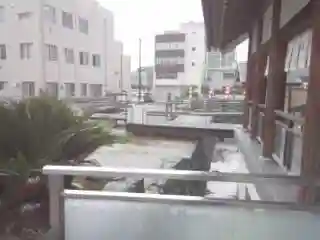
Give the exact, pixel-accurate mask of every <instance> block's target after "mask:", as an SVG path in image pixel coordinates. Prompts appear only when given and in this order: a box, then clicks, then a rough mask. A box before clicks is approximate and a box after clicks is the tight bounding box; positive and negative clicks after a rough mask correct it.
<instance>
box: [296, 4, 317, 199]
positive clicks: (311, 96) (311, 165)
mask: <svg viewBox="0 0 320 240" xmlns="http://www.w3.org/2000/svg"><path fill="white" fill-rule="evenodd" d="M310 4H312V16H311V18H312V31H313V33H312V51H311V61H310V78H309V85H308V97H307V104H306V111H305V124H304V133H303V152H302V171H301V173H302V175H303V176H308V177H319V176H320V126H319V123H320V1H318V0H312V1H311V3H310ZM318 192H319V191H318ZM300 197H301V196H300ZM302 200H304V201H305V202H309V203H310V202H314V201H316V200H317V201H319V200H320V199H319V196H318V199H317V196H316V191H312V188H306V189H304V191H303V192H302Z"/></svg>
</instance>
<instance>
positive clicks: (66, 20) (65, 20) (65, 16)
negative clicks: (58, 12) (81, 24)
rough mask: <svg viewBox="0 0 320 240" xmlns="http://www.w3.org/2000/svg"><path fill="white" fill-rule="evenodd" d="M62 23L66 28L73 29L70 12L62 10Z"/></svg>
mask: <svg viewBox="0 0 320 240" xmlns="http://www.w3.org/2000/svg"><path fill="white" fill-rule="evenodd" d="M62 25H63V26H64V27H66V28H70V29H73V16H72V13H68V12H62Z"/></svg>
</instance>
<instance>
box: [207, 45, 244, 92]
mask: <svg viewBox="0 0 320 240" xmlns="http://www.w3.org/2000/svg"><path fill="white" fill-rule="evenodd" d="M238 70H239V69H238V64H237V61H236V52H235V51H234V50H233V51H230V52H226V53H221V52H220V51H218V50H212V51H210V52H207V54H206V67H205V74H204V86H206V87H209V88H210V89H211V90H221V89H222V88H223V87H226V86H233V85H234V84H235V83H236V81H237V78H238V77H239V75H238Z"/></svg>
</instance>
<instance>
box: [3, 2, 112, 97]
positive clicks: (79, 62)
mask: <svg viewBox="0 0 320 240" xmlns="http://www.w3.org/2000/svg"><path fill="white" fill-rule="evenodd" d="M113 21H114V20H113V14H112V13H111V12H110V11H108V10H107V9H105V8H103V7H101V6H100V5H99V4H98V3H97V2H96V1H95V0H1V1H0V82H1V83H0V89H2V88H5V86H6V85H8V84H9V85H10V86H14V87H16V88H18V89H20V90H21V95H22V96H24V97H25V96H34V95H38V94H39V93H40V92H41V91H45V92H47V93H48V94H50V95H52V96H57V97H59V98H64V97H72V96H77V97H79V96H82V97H86V96H90V97H99V96H102V95H103V94H104V92H105V91H106V90H107V88H108V85H110V81H112V70H113V69H112V68H111V67H110V66H111V65H112V64H111V63H112V61H113V57H114V52H113V49H114V33H113V32H114V29H113V28H114V22H113ZM111 90H112V89H111Z"/></svg>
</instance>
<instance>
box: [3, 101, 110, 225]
mask: <svg viewBox="0 0 320 240" xmlns="http://www.w3.org/2000/svg"><path fill="white" fill-rule="evenodd" d="M0 119H1V124H0V173H1V172H2V173H5V174H7V175H8V176H10V177H5V178H4V179H3V178H2V181H1V176H0V202H1V204H0V210H1V209H4V208H8V207H9V208H10V207H16V205H19V203H21V202H23V201H25V200H26V199H27V200H28V199H33V198H34V197H35V196H30V195H32V194H35V195H37V194H39V191H37V190H36V191H30V181H29V177H30V175H31V173H32V172H33V171H34V170H39V169H41V167H42V166H43V165H45V164H69V163H70V160H72V163H73V164H74V163H79V162H81V161H82V160H84V158H85V157H86V156H87V155H88V154H90V153H92V152H93V151H94V150H95V149H96V148H98V147H99V146H102V145H105V144H111V143H112V142H113V141H114V140H115V137H114V136H112V135H111V134H110V132H109V131H108V130H107V129H106V128H105V127H102V126H99V125H98V124H96V123H94V122H89V121H87V120H88V119H86V118H85V117H81V116H76V115H75V114H74V113H73V112H72V111H71V110H70V109H69V108H68V107H67V106H66V105H65V104H64V103H63V102H62V101H59V100H56V99H53V98H49V97H46V96H43V97H39V98H31V99H27V100H24V101H22V102H19V103H15V104H12V105H10V106H0ZM38 179H40V181H38V184H37V186H38V188H36V189H38V190H39V185H41V186H42V189H43V187H44V186H45V181H43V180H44V178H43V177H41V175H39V177H38ZM41 183H43V184H41ZM31 185H32V184H31ZM33 189H34V187H33ZM38 197H39V196H38ZM0 215H2V214H1V211H0ZM0 225H1V223H0Z"/></svg>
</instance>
